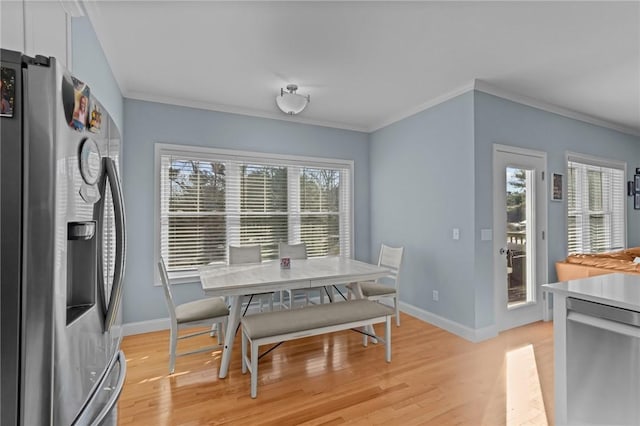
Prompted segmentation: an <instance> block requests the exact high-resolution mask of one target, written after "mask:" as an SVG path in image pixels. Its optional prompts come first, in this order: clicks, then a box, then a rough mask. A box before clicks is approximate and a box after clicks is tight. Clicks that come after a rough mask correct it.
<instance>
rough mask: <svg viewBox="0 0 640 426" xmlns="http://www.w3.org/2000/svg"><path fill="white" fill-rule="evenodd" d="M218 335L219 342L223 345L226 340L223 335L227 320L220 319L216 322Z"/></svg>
mask: <svg viewBox="0 0 640 426" xmlns="http://www.w3.org/2000/svg"><path fill="white" fill-rule="evenodd" d="M216 329H217V332H216V336H217V337H218V344H219V345H222V343H223V342H224V337H223V333H224V332H223V331H222V330H224V329H225V321H224V320H223V321H220V322H219V323H217V324H216Z"/></svg>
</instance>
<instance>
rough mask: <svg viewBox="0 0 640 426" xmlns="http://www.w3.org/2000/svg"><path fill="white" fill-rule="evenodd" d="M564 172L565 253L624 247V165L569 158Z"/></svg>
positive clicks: (576, 157) (578, 157) (595, 251)
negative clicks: (566, 215) (566, 172)
mask: <svg viewBox="0 0 640 426" xmlns="http://www.w3.org/2000/svg"><path fill="white" fill-rule="evenodd" d="M567 169H568V179H567V202H568V206H567V212H568V217H567V228H568V229H567V234H568V235H567V245H568V252H569V254H574V253H600V252H605V251H611V250H617V249H622V248H624V247H625V245H626V243H625V240H626V223H625V166H624V164H621V163H613V162H606V161H598V160H597V159H592V158H583V157H580V156H573V155H570V156H569V158H568V163H567Z"/></svg>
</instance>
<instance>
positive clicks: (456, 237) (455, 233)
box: [453, 228, 460, 240]
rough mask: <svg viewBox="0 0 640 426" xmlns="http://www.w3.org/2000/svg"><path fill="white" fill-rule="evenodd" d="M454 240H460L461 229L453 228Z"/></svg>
mask: <svg viewBox="0 0 640 426" xmlns="http://www.w3.org/2000/svg"><path fill="white" fill-rule="evenodd" d="M453 239H454V240H459V239H460V229H459V228H453Z"/></svg>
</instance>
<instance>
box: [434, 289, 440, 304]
mask: <svg viewBox="0 0 640 426" xmlns="http://www.w3.org/2000/svg"><path fill="white" fill-rule="evenodd" d="M439 298H440V296H439V295H438V290H433V300H435V301H436V302H437V301H438V300H439Z"/></svg>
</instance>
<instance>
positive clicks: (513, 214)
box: [506, 167, 534, 307]
mask: <svg viewBox="0 0 640 426" xmlns="http://www.w3.org/2000/svg"><path fill="white" fill-rule="evenodd" d="M506 178H507V179H506V181H507V187H506V191H507V193H506V200H507V203H506V208H507V241H506V247H507V253H506V256H507V305H508V307H513V306H516V305H518V304H522V303H528V302H533V294H534V292H533V291H531V285H530V283H531V282H532V280H531V274H530V272H529V271H531V270H532V269H533V268H532V265H531V259H529V258H528V256H527V253H532V252H534V251H532V248H531V245H532V240H533V239H532V238H531V234H532V231H531V230H532V228H533V227H532V226H531V225H532V219H533V217H532V215H533V213H532V212H533V211H534V210H533V200H532V195H533V190H532V185H533V171H531V170H526V169H521V168H513V167H507V168H506Z"/></svg>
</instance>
